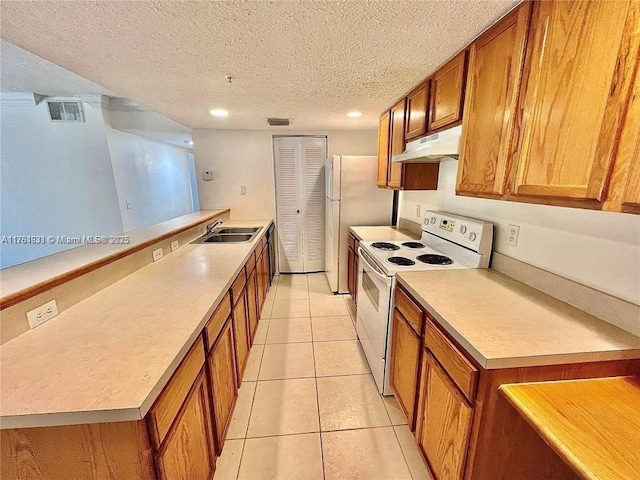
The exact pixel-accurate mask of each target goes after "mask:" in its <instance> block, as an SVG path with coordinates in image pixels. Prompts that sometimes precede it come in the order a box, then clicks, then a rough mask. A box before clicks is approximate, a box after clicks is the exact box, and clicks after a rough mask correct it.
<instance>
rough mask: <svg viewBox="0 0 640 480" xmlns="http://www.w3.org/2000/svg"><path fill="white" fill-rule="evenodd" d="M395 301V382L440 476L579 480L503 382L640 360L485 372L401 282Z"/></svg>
mask: <svg viewBox="0 0 640 480" xmlns="http://www.w3.org/2000/svg"><path fill="white" fill-rule="evenodd" d="M394 305H395V309H394V317H393V329H392V344H391V385H392V387H393V389H394V391H395V394H396V399H397V400H398V404H399V405H400V407H401V409H402V411H403V412H404V413H405V415H406V416H407V421H408V423H409V425H411V423H412V422H413V419H414V418H415V433H414V435H415V440H416V442H417V444H418V446H419V450H420V452H421V453H422V456H423V457H424V459H425V462H426V463H427V465H428V467H429V469H430V471H431V474H432V476H433V478H434V479H436V480H455V479H465V480H504V479H518V480H539V479H545V480H574V479H576V478H578V477H577V475H576V474H575V473H573V472H572V471H571V470H570V469H569V467H568V466H567V465H566V464H565V463H564V462H563V461H562V460H561V459H560V457H558V456H557V455H556V454H555V452H554V451H553V450H552V449H551V448H550V447H549V446H548V445H547V444H546V443H544V441H542V440H541V439H540V437H539V436H538V435H537V434H536V433H535V432H534V431H533V430H532V429H531V427H529V425H528V424H527V423H526V422H525V421H524V420H523V419H522V417H520V416H519V415H518V413H517V412H516V411H515V410H514V409H513V408H511V406H510V405H509V404H508V402H507V401H506V400H505V399H504V398H503V397H502V396H501V395H500V393H499V390H498V389H499V387H500V385H503V384H507V383H523V382H540V381H551V380H571V379H579V378H597V377H611V376H626V375H633V374H634V372H636V373H637V371H638V369H640V360H615V361H606V362H604V361H603V362H588V363H578V364H561V365H544V366H532V367H519V368H505V369H495V370H485V369H483V368H482V367H480V366H479V365H478V364H477V363H476V362H475V361H474V360H473V359H472V358H471V356H470V355H469V354H468V353H467V352H466V351H465V350H464V349H463V348H462V347H461V346H460V345H459V344H458V343H457V342H456V341H455V340H454V339H452V338H451V337H450V336H449V335H448V334H447V333H446V331H445V330H444V329H443V328H442V327H441V326H440V325H439V324H438V322H437V321H436V320H435V319H434V318H432V317H431V316H430V314H429V313H428V312H426V311H425V310H424V309H423V308H422V307H421V306H420V302H418V301H416V300H415V299H414V298H411V296H410V295H409V294H408V293H407V292H406V291H405V290H404V289H403V288H402V285H401V284H398V286H396V291H395V295H394ZM423 318H426V321H425V322H424V323H423V324H421V323H420V321H421V319H423ZM421 325H424V326H423V328H422V331H421V332H420V327H421ZM418 332H420V334H419V335H418ZM412 408H413V412H412Z"/></svg>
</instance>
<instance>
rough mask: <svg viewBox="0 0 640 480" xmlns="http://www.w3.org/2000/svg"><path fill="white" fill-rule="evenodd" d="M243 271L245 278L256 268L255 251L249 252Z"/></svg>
mask: <svg viewBox="0 0 640 480" xmlns="http://www.w3.org/2000/svg"><path fill="white" fill-rule="evenodd" d="M244 268H245V270H246V271H247V276H248V275H249V274H250V273H251V272H252V271H253V269H254V268H256V252H255V250H254V251H253V252H251V255H249V258H248V259H247V263H246V264H245V267H244Z"/></svg>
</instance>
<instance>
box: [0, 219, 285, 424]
mask: <svg viewBox="0 0 640 480" xmlns="http://www.w3.org/2000/svg"><path fill="white" fill-rule="evenodd" d="M271 223H272V221H271V220H246V221H228V222H225V226H261V227H264V228H263V229H262V230H261V231H260V233H259V234H258V235H257V236H256V238H255V239H254V240H253V241H252V242H251V243H247V244H241V243H240V244H199V245H192V244H187V245H183V246H181V247H180V248H179V249H178V250H177V251H176V252H174V253H171V254H167V255H166V256H165V257H164V258H162V259H161V260H159V261H157V262H154V263H152V264H150V265H147V266H145V267H143V268H141V269H140V270H138V271H136V272H135V273H133V274H131V275H129V276H127V277H125V278H123V279H122V280H120V281H118V282H116V283H114V284H113V285H110V286H109V287H107V288H105V289H104V290H101V291H100V292H98V293H97V294H95V295H93V296H91V297H89V298H87V299H86V300H83V301H82V302H80V303H78V304H77V305H74V306H73V307H71V308H69V309H68V310H65V311H63V312H62V313H61V314H60V315H58V316H57V317H55V318H53V319H51V320H50V321H48V322H47V323H44V324H42V325H40V326H38V327H36V328H34V329H33V330H30V331H28V332H26V333H24V334H22V335H20V336H19V337H17V338H15V339H13V340H11V341H9V342H7V343H6V344H4V345H2V347H0V375H1V378H2V388H1V389H0V427H1V428H20V427H37V426H54V425H72V424H85V423H102V422H118V421H129V420H140V419H142V418H144V416H145V415H146V413H147V412H148V410H149V409H150V408H151V406H152V404H153V402H154V401H155V400H156V398H157V397H158V395H159V394H160V392H161V391H162V389H163V388H164V386H165V385H166V384H167V382H168V381H169V379H170V378H171V375H172V374H173V373H174V371H175V370H176V368H177V367H178V365H179V364H180V362H181V361H182V359H183V358H184V356H185V355H186V354H187V352H188V350H189V348H190V347H191V346H192V345H193V343H194V341H195V339H196V338H197V336H198V335H200V333H201V331H202V329H203V327H204V325H205V324H206V322H207V321H208V320H209V317H210V316H211V314H212V313H213V311H214V310H215V308H216V306H217V305H218V304H219V302H220V300H221V299H222V297H223V296H224V295H225V294H226V293H227V291H228V289H229V287H230V286H231V284H232V282H233V280H234V279H235V277H236V275H237V274H238V273H239V271H240V269H241V268H242V267H243V266H244V264H245V262H246V260H247V259H248V257H249V254H250V253H251V252H252V251H253V249H254V247H255V246H256V244H257V243H258V242H259V241H260V239H261V238H262V237H263V236H264V235H265V234H266V231H267V227H268V226H269V225H270V224H271Z"/></svg>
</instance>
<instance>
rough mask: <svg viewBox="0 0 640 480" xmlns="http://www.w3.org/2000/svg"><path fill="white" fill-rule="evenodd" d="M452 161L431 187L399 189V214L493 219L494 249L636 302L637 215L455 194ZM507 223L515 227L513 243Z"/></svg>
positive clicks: (639, 298)
mask: <svg viewBox="0 0 640 480" xmlns="http://www.w3.org/2000/svg"><path fill="white" fill-rule="evenodd" d="M456 169H457V162H456V161H453V160H447V161H444V162H442V163H441V164H440V178H439V183H438V190H437V191H431V192H427V191H420V192H402V193H401V194H400V212H399V216H400V217H402V218H406V219H408V220H411V221H414V222H420V221H421V219H420V218H419V217H417V216H416V205H418V204H419V205H420V206H421V210H422V212H424V210H425V209H435V210H443V211H448V212H452V213H457V214H461V215H468V216H471V217H476V218H480V219H484V220H488V221H491V222H493V223H494V224H495V225H496V229H495V232H494V235H495V238H494V250H496V251H498V252H500V253H503V254H505V255H508V256H510V257H513V258H516V259H518V260H521V261H523V262H526V263H529V264H531V265H534V266H536V267H539V268H542V269H545V270H548V271H550V272H553V273H555V274H558V275H561V276H563V277H567V278H569V279H571V280H574V281H576V282H579V283H582V284H584V285H588V286H590V287H592V288H595V289H597V290H601V291H603V292H606V293H609V294H611V295H614V296H616V297H619V298H622V299H625V300H627V301H630V302H632V303H635V304H638V305H640V217H638V216H636V215H628V214H622V213H612V212H599V211H590V210H582V209H575V208H565V207H551V206H546V205H533V204H525V203H516V202H505V201H498V200H485V199H477V198H470V197H460V196H456V195H455V179H456ZM509 224H515V225H519V226H520V238H519V242H518V246H517V247H511V246H509V245H507V243H506V238H507V229H508V226H509Z"/></svg>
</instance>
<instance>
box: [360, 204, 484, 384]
mask: <svg viewBox="0 0 640 480" xmlns="http://www.w3.org/2000/svg"><path fill="white" fill-rule="evenodd" d="M492 242H493V224H491V223H488V222H484V221H482V220H476V219H473V218H468V217H462V216H459V215H453V214H449V213H443V212H436V211H430V210H428V211H426V212H425V215H424V220H423V222H422V236H421V238H420V240H416V241H406V242H397V241H395V242H387V241H379V242H360V248H359V250H358V256H359V260H360V262H359V268H358V314H357V321H356V330H357V332H358V339H359V340H360V343H361V345H362V349H363V350H364V353H365V355H366V357H367V361H368V362H369V366H370V368H371V372H372V374H373V378H374V379H375V382H376V385H377V386H378V389H379V390H380V393H382V394H383V395H392V394H393V392H392V390H391V387H390V385H389V368H390V362H387V359H388V355H389V354H390V352H391V320H392V312H393V290H394V288H395V282H396V279H395V276H396V274H397V273H401V272H406V271H429V270H454V269H465V268H487V267H488V266H489V260H490V258H491V247H492Z"/></svg>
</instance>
